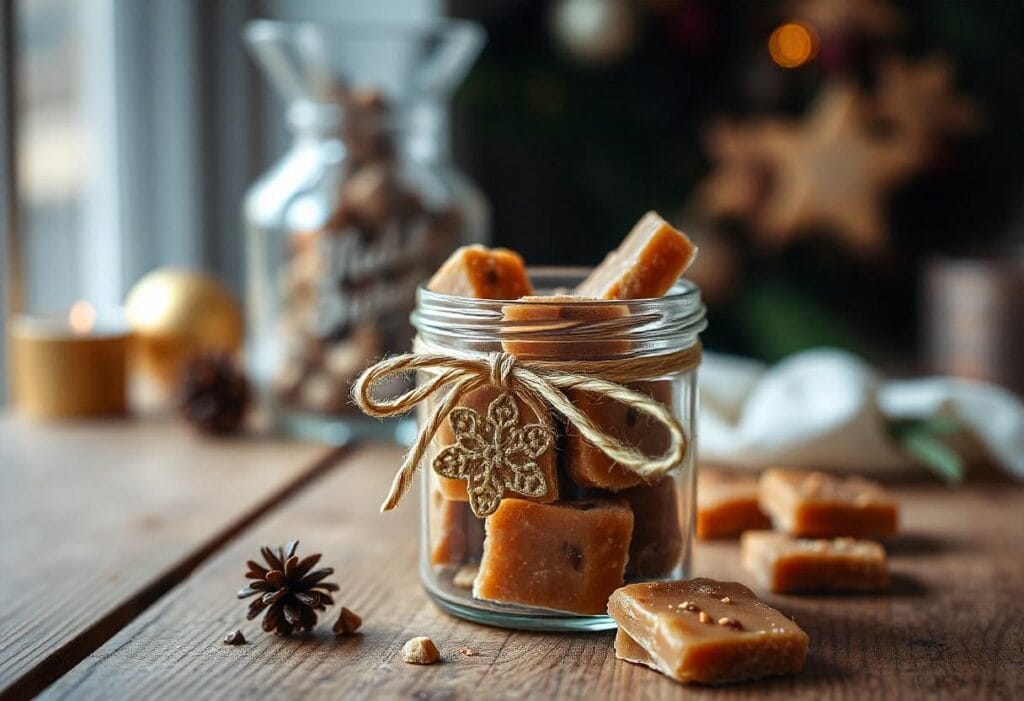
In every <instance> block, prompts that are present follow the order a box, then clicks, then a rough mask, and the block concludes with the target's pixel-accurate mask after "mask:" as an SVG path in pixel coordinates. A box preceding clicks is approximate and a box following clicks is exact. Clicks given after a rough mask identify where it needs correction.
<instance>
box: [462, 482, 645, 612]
mask: <svg viewBox="0 0 1024 701" xmlns="http://www.w3.org/2000/svg"><path fill="white" fill-rule="evenodd" d="M632 533H633V512H632V511H630V508H629V505H628V504H627V503H626V502H625V501H624V500H622V499H590V500H584V501H568V502H558V503H555V504H537V503H534V502H529V501H524V500H521V499H503V500H502V501H501V505H500V506H498V510H497V511H495V512H494V513H493V514H491V515H490V516H489V517H488V518H487V538H486V540H485V541H484V555H483V559H482V560H481V562H480V572H479V574H478V575H477V578H476V582H475V583H474V586H473V596H475V597H477V598H478V599H486V600H488V601H497V602H501V603H508V604H523V605H526V606H538V607H543V608H547V609H554V610H557V611H569V612H572V613H580V614H591V615H596V614H601V613H604V612H605V608H606V607H607V605H608V596H609V595H610V594H611V593H612V592H613V591H615V588H616V587H618V586H619V585H621V584H622V576H623V572H624V570H625V568H626V559H627V558H628V556H629V539H630V536H631V535H632Z"/></svg>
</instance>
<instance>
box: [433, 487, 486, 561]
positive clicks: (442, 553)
mask: <svg viewBox="0 0 1024 701" xmlns="http://www.w3.org/2000/svg"><path fill="white" fill-rule="evenodd" d="M435 486H436V485H435ZM483 547H484V522H483V520H482V519H479V518H477V517H476V516H475V515H474V514H473V512H472V511H471V510H470V508H469V503H468V502H465V501H452V500H451V499H446V498H445V496H444V495H443V494H442V493H441V492H440V490H438V489H431V490H430V562H431V563H432V564H434V565H460V564H462V563H464V562H466V561H468V560H474V559H477V558H479V557H480V555H481V554H482V553H483Z"/></svg>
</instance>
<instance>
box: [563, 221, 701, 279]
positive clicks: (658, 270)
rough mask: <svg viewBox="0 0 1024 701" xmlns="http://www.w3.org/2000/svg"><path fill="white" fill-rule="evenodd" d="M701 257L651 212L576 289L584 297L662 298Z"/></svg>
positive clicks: (677, 232) (693, 247) (676, 231)
mask: <svg viewBox="0 0 1024 701" xmlns="http://www.w3.org/2000/svg"><path fill="white" fill-rule="evenodd" d="M696 255H697V247H696V246H694V245H693V244H692V243H690V239H688V238H687V237H686V234H684V233H683V232H681V231H679V230H677V229H674V228H673V227H672V226H671V225H670V224H669V223H668V222H666V221H665V220H664V219H662V218H661V217H660V216H658V214H657V213H655V212H648V213H647V214H645V215H644V216H643V217H642V218H641V219H640V221H638V222H637V223H636V225H635V226H634V227H633V230H632V231H630V232H629V235H628V236H627V237H626V239H625V240H624V241H623V242H622V244H621V245H620V246H619V247H618V248H617V249H616V250H614V251H612V252H611V253H609V254H608V256H607V257H606V258H605V259H604V261H603V262H602V263H601V264H600V265H599V266H597V267H596V268H594V270H593V271H592V272H591V273H590V275H588V276H587V279H586V280H584V281H583V282H581V283H580V284H579V286H578V287H577V288H576V294H577V295H579V296H580V297H596V298H598V299H644V298H650V297H661V296H662V295H663V294H665V293H666V292H668V291H669V290H670V289H672V285H674V284H675V282H676V280H677V279H679V276H680V275H682V274H683V271H684V270H686V268H687V267H689V265H690V263H692V262H693V259H694V257H695V256H696Z"/></svg>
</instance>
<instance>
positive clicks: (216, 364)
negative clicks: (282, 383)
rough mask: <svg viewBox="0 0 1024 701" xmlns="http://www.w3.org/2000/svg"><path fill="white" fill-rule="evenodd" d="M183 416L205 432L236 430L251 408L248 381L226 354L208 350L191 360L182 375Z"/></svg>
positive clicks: (220, 433)
mask: <svg viewBox="0 0 1024 701" xmlns="http://www.w3.org/2000/svg"><path fill="white" fill-rule="evenodd" d="M179 396H180V408H181V413H182V416H184V417H185V419H186V420H187V421H188V422H189V423H190V424H192V425H193V426H195V427H196V428H197V429H199V430H200V431H202V432H204V433H213V434H218V435H226V434H229V433H234V432H236V431H237V430H238V429H239V428H241V426H242V422H243V421H244V420H245V412H246V410H247V409H248V408H249V382H248V380H246V379H245V374H244V373H242V371H241V370H239V369H238V367H237V366H236V365H235V363H234V361H233V360H232V359H231V357H230V356H229V355H227V354H224V353H209V354H206V355H200V356H197V357H195V358H193V359H192V360H190V361H189V362H188V363H187V364H186V365H185V369H184V371H183V372H182V375H181V385H180V393H179Z"/></svg>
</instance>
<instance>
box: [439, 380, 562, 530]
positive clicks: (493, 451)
mask: <svg viewBox="0 0 1024 701" xmlns="http://www.w3.org/2000/svg"><path fill="white" fill-rule="evenodd" d="M448 421H449V423H450V424H451V427H452V433H453V434H454V435H455V441H456V442H455V444H454V445H450V446H448V447H447V448H445V449H444V450H442V451H441V452H440V453H439V454H438V456H437V457H436V458H434V462H433V466H434V471H435V472H437V474H439V475H442V476H444V477H449V478H452V479H461V480H466V492H467V493H468V494H469V506H470V508H471V509H473V513H474V514H476V515H477V516H478V517H479V518H483V517H485V516H489V515H490V514H492V513H494V511H495V510H496V509H497V508H498V504H500V503H501V500H502V498H503V497H504V496H505V495H506V494H508V493H509V492H514V493H516V494H521V495H522V496H526V497H542V496H544V495H545V494H547V493H548V483H547V479H546V477H545V475H544V471H543V470H542V469H541V468H540V466H539V465H538V464H537V459H538V458H539V457H540V456H541V455H543V454H544V453H545V452H546V451H547V450H548V449H550V448H551V445H552V444H553V443H554V440H555V435H554V432H553V431H552V430H551V429H550V428H549V427H548V426H545V425H543V424H527V425H526V426H520V425H519V407H518V406H517V405H516V401H515V399H514V398H513V397H512V396H511V395H509V394H504V393H503V394H499V395H498V396H497V397H496V398H495V399H494V401H492V402H491V403H490V405H488V407H487V416H486V417H484V416H481V415H480V413H479V412H477V411H475V410H473V409H469V408H467V407H458V408H456V409H453V410H452V412H451V414H450V415H449V417H448Z"/></svg>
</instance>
